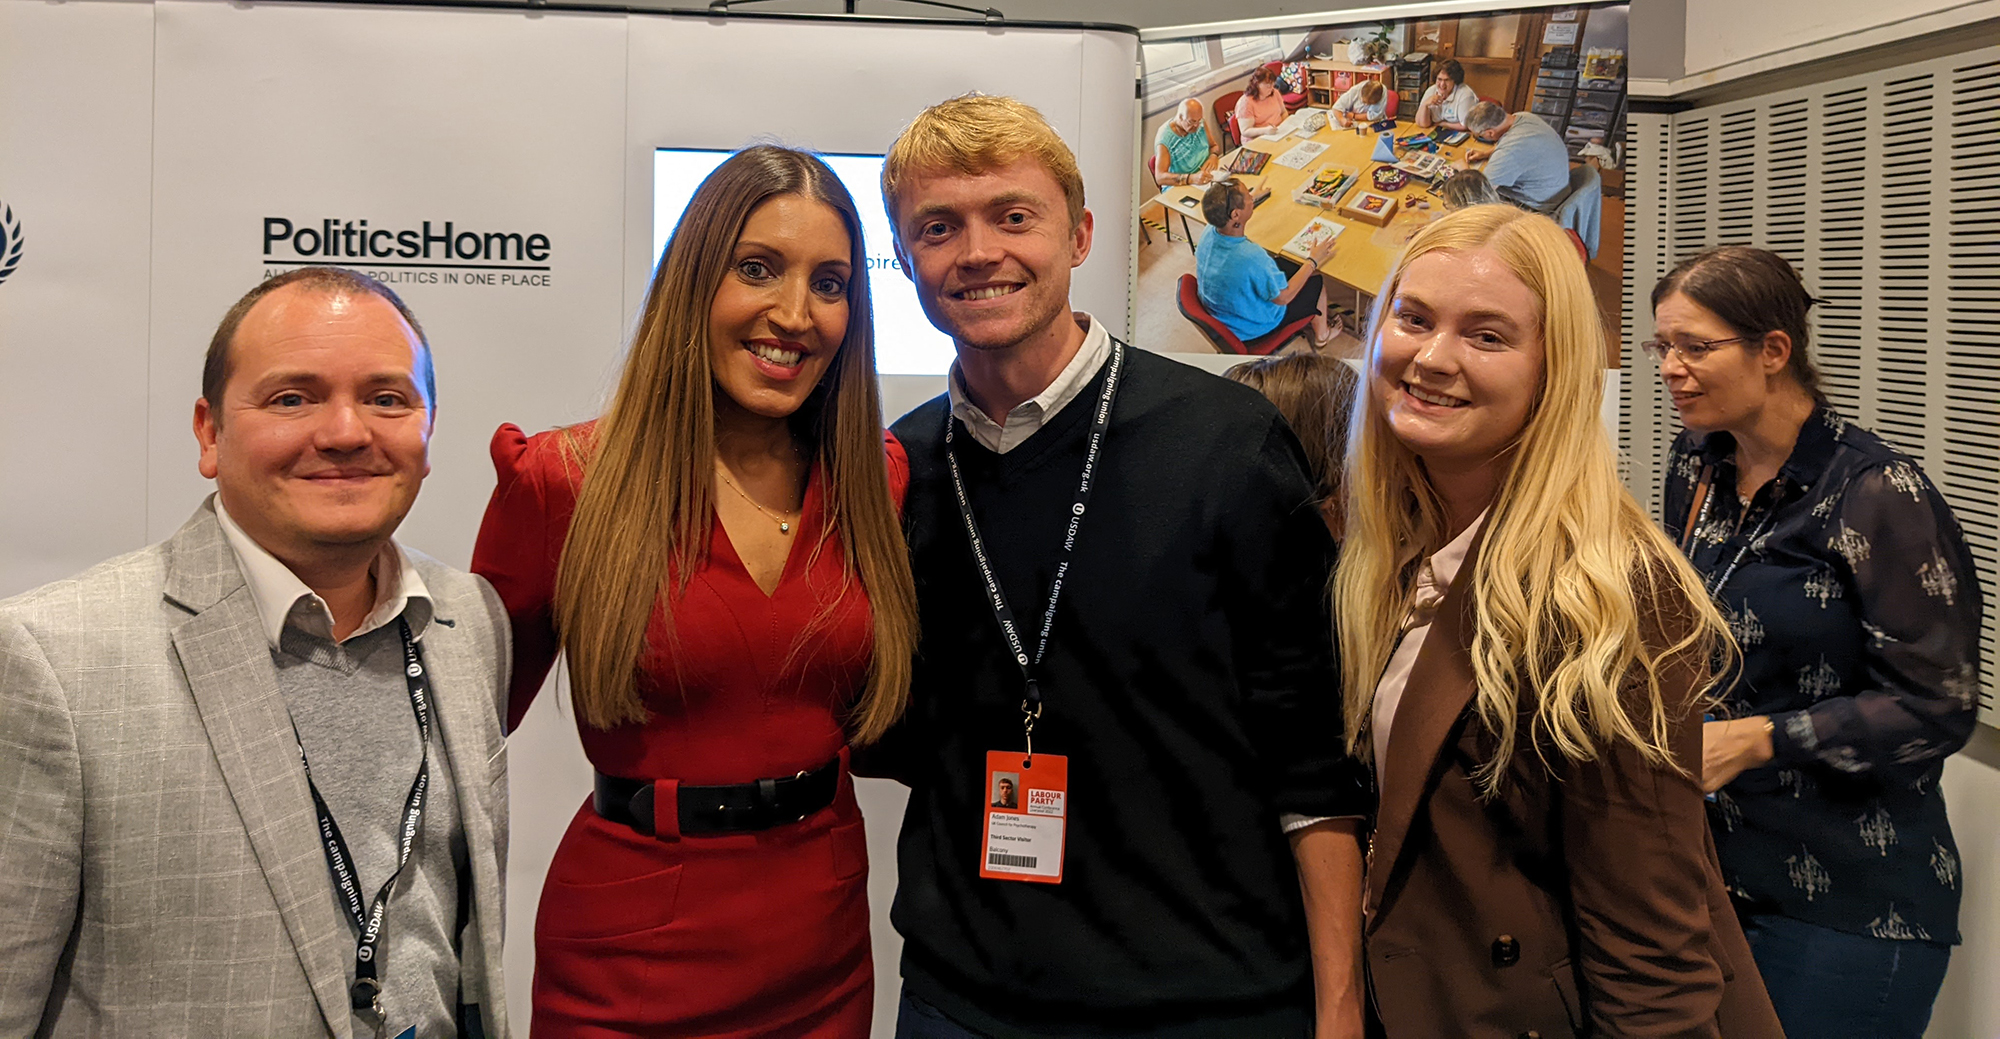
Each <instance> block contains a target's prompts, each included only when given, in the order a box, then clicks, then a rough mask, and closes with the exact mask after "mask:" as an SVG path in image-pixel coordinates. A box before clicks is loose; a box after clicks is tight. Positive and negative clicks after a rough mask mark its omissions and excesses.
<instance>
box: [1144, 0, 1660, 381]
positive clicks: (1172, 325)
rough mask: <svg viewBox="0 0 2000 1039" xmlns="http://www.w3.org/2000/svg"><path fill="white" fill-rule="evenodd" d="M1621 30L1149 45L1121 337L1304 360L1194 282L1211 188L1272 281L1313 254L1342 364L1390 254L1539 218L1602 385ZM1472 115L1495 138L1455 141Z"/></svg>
mask: <svg viewBox="0 0 2000 1039" xmlns="http://www.w3.org/2000/svg"><path fill="white" fill-rule="evenodd" d="M1626 15H1627V9H1626V6H1625V5H1623V4H1612V5H1596V6H1581V7H1551V8H1538V9H1534V10H1524V11H1505V10H1501V11H1492V12H1487V13H1482V14H1457V15H1447V16H1442V17H1435V18H1411V19H1399V20H1393V21H1385V22H1369V23H1363V24H1328V25H1302V26H1299V27H1297V28H1291V29H1260V30H1258V31H1254V32H1251V31H1246V32H1242V33H1235V34H1230V33H1223V34H1217V35H1207V36H1199V37H1175V38H1153V37H1151V36H1148V38H1147V39H1146V42H1145V43H1144V44H1143V45H1142V54H1143V58H1144V65H1145V74H1144V81H1143V84H1142V88H1141V93H1142V95H1143V98H1144V101H1143V124H1142V127H1141V131H1140V142H1141V151H1142V154H1141V156H1140V158H1139V164H1140V169H1139V171H1138V172H1139V178H1140V184H1141V197H1140V199H1139V202H1138V207H1137V215H1138V218H1139V220H1140V226H1141V228H1142V230H1141V242H1140V246H1139V251H1138V262H1137V278H1136V283H1137V289H1136V296H1135V305H1134V326H1135V330H1134V331H1135V335H1136V336H1137V337H1138V339H1139V341H1141V342H1144V343H1146V344H1147V345H1148V346H1149V347H1151V348H1152V349H1156V350H1163V351H1168V352H1177V353H1194V354H1211V355H1217V354H1219V355H1253V354H1272V353H1292V352H1298V351H1312V350H1315V349H1316V346H1315V344H1314V342H1313V339H1314V336H1313V329H1312V327H1311V326H1307V327H1306V328H1304V329H1303V330H1302V331H1299V332H1297V333H1295V334H1291V335H1289V336H1287V335H1286V334H1285V333H1284V331H1283V330H1284V329H1285V328H1286V327H1287V324H1288V323H1286V322H1280V323H1279V324H1278V325H1277V326H1275V327H1273V328H1267V327H1265V326H1266V322H1267V320H1268V315H1258V314H1249V313H1240V312H1236V311H1233V310H1232V309H1231V306H1230V304H1229V302H1228V300H1229V298H1230V296H1231V294H1232V292H1234V291H1236V290H1237V289H1238V288H1239V287H1238V286H1233V285H1203V284H1201V283H1200V282H1199V280H1198V279H1196V278H1195V268H1196V259H1195V257H1196V249H1197V247H1198V245H1199V243H1200V241H1201V240H1202V238H1203V236H1204V235H1207V234H1211V233H1214V232H1213V231H1212V230H1211V227H1210V225H1211V224H1212V223H1216V222H1218V220H1217V218H1218V217H1220V218H1221V219H1222V220H1223V221H1225V222H1226V220H1227V214H1224V213H1222V212H1221V207H1220V205H1219V204H1210V205H1208V206H1204V201H1205V199H1206V196H1207V194H1208V192H1209V190H1210V187H1211V184H1212V183H1213V181H1215V180H1217V179H1222V178H1228V179H1231V180H1234V181H1235V182H1238V183H1240V184H1242V185H1243V186H1244V187H1245V188H1247V189H1248V191H1249V193H1250V194H1251V195H1252V196H1253V200H1254V206H1253V208H1252V209H1251V211H1250V214H1249V217H1248V219H1247V220H1246V221H1245V222H1244V225H1243V228H1242V234H1243V237H1245V238H1247V239H1248V240H1249V241H1250V242H1252V243H1255V245H1256V246H1258V247H1259V248H1260V249H1261V250H1262V252H1263V253H1265V254H1267V255H1269V256H1270V257H1271V258H1272V259H1273V261H1274V262H1275V263H1276V265H1277V266H1278V268H1279V269H1280V271H1281V272H1282V273H1283V274H1285V275H1287V276H1289V275H1290V274H1291V272H1292V271H1294V270H1296V269H1297V268H1298V267H1299V266H1300V265H1301V264H1304V263H1308V262H1311V259H1310V257H1309V253H1310V252H1311V250H1312V249H1313V247H1314V246H1315V245H1318V244H1320V243H1322V242H1325V241H1327V240H1331V253H1330V254H1329V255H1327V257H1326V259H1325V260H1324V261H1323V262H1322V263H1320V264H1319V269H1320V271H1321V273H1322V274H1323V275H1324V278H1323V284H1324V286H1325V290H1324V296H1325V300H1326V306H1327V310H1328V311H1330V312H1331V313H1332V314H1333V315H1334V316H1335V320H1336V321H1337V322H1338V323H1340V324H1341V325H1344V328H1345V331H1344V332H1343V333H1342V334H1340V335H1338V336H1337V337H1335V338H1333V339H1332V341H1330V342H1327V343H1324V344H1322V345H1320V346H1318V347H1317V349H1319V350H1321V351H1322V352H1331V353H1333V354H1336V355H1338V356H1342V357H1349V358H1352V357H1356V356H1358V355H1359V353H1360V351H1361V347H1362V337H1363V336H1364V334H1365V326H1366V323H1367V321H1368V320H1369V308H1370V307H1371V305H1372V304H1373V302H1374V299H1375V296H1376V294H1377V293H1379V292H1380V291H1381V289H1382V286H1383V283H1384V281H1385V280H1386V279H1387V277H1388V275H1389V273H1390V271H1391V269H1392V268H1393V266H1394V264H1395V261H1396V258H1397V256H1398V255H1399V254H1400V253H1401V250H1402V247H1403V245H1404V244H1405V243H1407V242H1408V241H1409V239H1410V237H1411V236H1412V235H1414V234H1415V233H1416V232H1417V230H1418V229H1419V228H1422V227H1423V226H1424V225H1425V224H1427V223H1429V222H1430V221H1431V220H1433V219H1435V218H1436V217H1437V216H1438V215H1440V214H1441V213H1443V212H1444V211H1445V209H1446V208H1447V207H1448V206H1450V205H1455V204H1458V203H1459V201H1460V199H1462V198H1463V199H1471V200H1474V201H1505V202H1510V203H1513V204H1516V205H1519V206H1521V207H1522V208H1525V209H1532V210H1536V211H1539V212H1543V213H1546V214H1548V215H1550V216H1551V217H1554V218H1555V219H1556V220H1557V221H1558V222H1559V223H1561V224H1562V225H1563V226H1564V227H1565V229H1567V230H1568V231H1570V232H1571V234H1572V236H1573V237H1574V239H1575V242H1576V245H1577V248H1578V253H1579V257H1580V258H1581V259H1583V260H1584V262H1585V270H1586V272H1587V274H1588V275H1589V278H1590V284H1591V287H1592V289H1593V291H1594V292H1595V294H1596V296H1597V300H1598V306H1599V310H1600V311H1601V313H1602V315H1603V319H1604V327H1605V331H1606V334H1607V339H1608V340H1609V342H1608V344H1607V347H1608V351H1607V366H1609V367H1616V366H1617V356H1618V342H1619V339H1620V338H1621V336H1622V333H1621V331H1620V320H1621V319H1620V294H1621V285H1622V283H1623V280H1624V257H1623V254H1622V246H1623V226H1624V224H1623V220H1624V199H1623V187H1624V174H1623V172H1622V170H1621V168H1620V167H1621V165H1622V159H1623V154H1624V126H1625V56H1626V35H1627V33H1626V22H1627V18H1626ZM1482 101H1491V102H1493V103H1494V104H1495V105H1497V106H1498V110H1499V112H1500V113H1502V114H1504V116H1505V119H1506V121H1505V122H1504V123H1503V125H1502V126H1501V127H1500V128H1499V129H1498V130H1496V131H1491V132H1487V133H1483V134H1481V133H1474V132H1469V131H1468V130H1467V129H1466V125H1465V124H1466V120H1467V119H1468V117H1469V116H1470V114H1471V109H1472V108H1473V107H1474V106H1475V105H1477V104H1478V103H1479V102H1482ZM1454 180H1455V181H1457V184H1456V185H1455V186H1454V187H1453V188H1450V189H1448V188H1447V187H1446V185H1447V184H1448V183H1449V182H1452V181H1454ZM1266 195H1267V196H1268V197H1256V196H1266ZM1211 211H1213V212H1211ZM1322 248H1324V247H1322ZM1251 309H1253V310H1254V308H1251ZM1218 310H1219V311H1220V312H1221V313H1217V311H1218ZM1253 318H1254V320H1253ZM1274 333H1275V334H1274ZM1211 366H1213V365H1211Z"/></svg>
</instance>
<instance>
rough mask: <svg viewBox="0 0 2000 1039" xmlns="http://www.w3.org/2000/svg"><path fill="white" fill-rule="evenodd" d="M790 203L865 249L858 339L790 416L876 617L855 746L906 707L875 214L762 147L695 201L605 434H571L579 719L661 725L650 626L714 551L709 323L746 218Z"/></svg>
mask: <svg viewBox="0 0 2000 1039" xmlns="http://www.w3.org/2000/svg"><path fill="white" fill-rule="evenodd" d="M777 195H800V196H803V197H806V198H810V199H813V200H816V201H819V202H823V203H825V204H826V205H827V206H829V207H831V208H832V209H834V210H835V211H836V212H838V213H839V214H840V217H841V221H842V222H843V223H844V224H845V225H846V226H847V235H848V239H849V241H850V242H851V246H850V257H849V258H850V261H851V264H852V273H851V276H850V278H849V280H848V283H847V305H848V320H847V334H846V338H845V339H844V340H842V343H841V347H840V350H839V352H837V353H836V354H834V358H833V362H832V364H831V365H830V366H829V367H828V369H827V372H826V374H825V376H823V377H822V378H821V380H820V384H819V386H818V387H817V388H815V389H814V391H813V393H812V395H811V396H810V397H809V398H808V400H807V402H806V404H805V405H804V406H803V407H801V408H800V409H799V411H798V413H797V414H795V415H794V416H793V417H792V423H793V429H794V431H795V432H796V433H797V434H799V435H801V436H803V437H805V438H807V439H808V440H809V441H810V442H811V443H812V445H813V450H814V451H815V452H816V460H817V462H818V464H819V465H820V466H821V471H822V473H823V486H824V487H825V497H824V510H825V515H826V521H827V522H826V525H825V528H824V529H823V532H822V535H821V542H820V544H819V545H815V546H814V548H813V551H814V552H815V553H817V552H818V550H819V548H820V546H821V545H824V543H825V537H826V533H825V532H827V531H838V532H839V536H840V542H841V545H842V548H843V550H844V552H845V555H846V559H845V563H846V569H847V572H848V574H849V576H850V577H852V576H859V578H860V580H861V585H862V587H863V588H864V589H866V591H867V594H868V599H869V604H870V606H871V607H872V610H873V613H874V646H873V649H872V651H871V652H872V659H871V662H870V668H869V675H868V687H867V689H866V691H865V692H864V693H863V694H862V695H861V697H860V699H859V700H858V701H857V702H856V704H855V706H854V708H853V710H852V712H851V714H850V716H849V718H848V731H849V735H850V737H851V738H852V739H854V740H855V741H856V742H858V743H866V742H869V741H872V740H874V739H876V738H878V737H880V736H881V735H882V733H883V732H884V731H886V730H887V729H888V728H889V726H890V725H891V724H893V723H894V722H895V721H896V719H897V718H898V717H900V716H901V714H902V712H903V706H904V704H905V703H906V702H907V701H908V699H909V685H910V661H911V654H912V652H913V651H914V649H915V645H916V630H917V620H916V590H915V587H914V585H913V584H912V582H911V578H910V562H909V556H908V554H907V551H906V549H905V548H904V544H903V537H902V529H901V524H900V522H899V520H898V518H897V515H896V507H895V503H894V502H893V501H892V500H891V498H890V494H889V480H888V470H887V466H886V463H885V462H884V460H883V447H882V402H881V397H880V391H879V389H878V388H877V386H876V382H875V340H874V325H873V322H872V320H871V314H870V311H869V305H868V299H869V297H868V273H867V272H868V263H867V254H866V252H865V250H864V247H863V243H862V239H861V219H860V216H859V215H858V214H857V213H856V211H855V208H854V200H853V199H852V198H851V197H850V196H849V195H848V193H847V189H846V188H844V187H842V186H841V183H840V181H839V180H838V179H836V178H835V177H834V175H833V171H832V170H830V169H828V168H827V166H826V164H825V163H823V162H821V161H820V160H819V159H818V158H816V157H814V156H812V155H810V154H808V153H805V152H799V151H793V150H791V149H788V148H780V147H776V146H772V145H759V146H757V147H753V148H747V149H745V150H743V151H741V152H738V153H736V154H735V155H733V156H731V157H730V158H729V159H728V160H727V161H725V162H723V164H722V165H721V166H719V167H717V168H716V170H715V172H714V173H711V174H710V175H709V176H708V178H707V179H706V180H704V181H702V183H701V186H700V187H699V188H697V189H696V190H695V193H694V197H693V198H691V199H690V200H689V201H688V206H687V211H686V212H685V213H684V214H683V215H682V216H681V220H680V224H679V225H678V226H677V227H675V228H674V233H673V237H671V238H670V239H668V241H667V247H666V251H665V252H664V253H663V254H662V255H661V257H660V264H659V268H658V269H657V270H656V271H655V272H654V274H653V284H652V288H651V289H650V290H649V291H648V292H647V295H646V308H645V311H644V312H643V314H642V315H641V318H640V322H639V330H638V333H637V334H636V335H634V336H633V339H632V348H631V350H630V351H629V352H628V353H627V355H626V358H625V370H624V374H623V375H622V376H621V377H620V378H619V381H618V390H617V393H616V394H615V395H614V396H613V397H612V400H611V406H610V407H609V408H608V409H606V411H605V413H604V415H603V417H602V418H601V419H600V420H599V421H598V424H597V428H596V431H595V433H594V435H591V436H588V437H586V436H583V435H582V434H581V433H580V432H579V431H578V430H576V429H575V428H572V429H570V430H567V431H565V444H566V445H567V447H568V449H569V451H570V452H571V455H572V457H573V458H575V459H576V460H577V461H578V462H579V463H580V464H581V465H582V466H583V473H584V476H583V487H582V489H581V491H580V492H579V494H578V496H577V503H576V514H575V517H574V518H573V519H572V520H571V521H570V529H569V539H568V541H567V543H566V544H565V546H564V548H563V554H562V560H561V563H560V564H559V566H558V568H557V571H556V596H555V621H556V630H557V632H558V633H559V634H560V636H561V638H562V646H563V651H564V652H565V653H566V654H567V655H568V657H569V673H570V682H571V687H572V697H573V698H574V700H575V702H576V713H577V716H578V717H579V718H581V719H582V720H583V721H585V722H587V723H589V724H590V725H592V726H595V727H597V728H610V727H612V726H614V725H620V724H624V723H632V722H643V721H645V720H646V717H647V713H646V708H645V705H644V704H643V703H642V702H641V701H640V698H639V691H638V685H637V678H638V669H639V666H640V662H641V660H642V659H643V658H644V656H645V654H646V652H647V650H648V648H649V647H648V646H647V645H646V628H647V624H648V623H649V621H650V619H651V617H652V613H653V609H654V607H655V605H658V606H660V608H661V609H663V610H665V611H666V612H667V617H668V621H669V623H671V622H672V619H673V615H672V607H671V603H672V602H673V600H674V598H675V597H676V596H677V595H678V593H679V592H681V591H682V590H683V589H685V588H686V586H687V582H688V580H689V578H691V577H692V576H693V575H694V573H695V571H696V570H698V569H699V568H700V567H701V564H702V562H703V559H704V556H705V555H706V552H707V547H708V541H709V537H710V526H709V525H710V523H711V522H712V519H711V517H712V516H713V515H714V509H715V500H714V496H715V482H714V481H715V397H714V395H715V393H716V392H717V391H716V389H715V383H714V376H713V374H712V372H711V370H710V362H709V343H708V338H709V332H708V311H709V306H710V303H711V301H713V300H714V298H715V294H716V291H717V290H718V289H719V288H720V286H721V284H722V278H723V276H724V273H725V272H726V271H727V270H728V269H729V259H730V256H731V254H732V252H733V250H734V249H735V248H736V240H737V238H738V237H739V236H740V235H741V234H742V232H743V225H744V223H745V221H747V220H748V219H749V217H750V213H751V211H753V210H755V209H756V208H757V207H758V206H759V205H761V204H763V202H764V201H765V200H767V199H769V198H772V197H774V196H777ZM831 608H832V603H831V602H829V603H828V604H827V606H826V610H827V611H828V612H830V611H831ZM825 617H826V614H825V613H823V614H822V617H821V620H824V619H825Z"/></svg>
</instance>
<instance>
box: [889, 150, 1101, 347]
mask: <svg viewBox="0 0 2000 1039" xmlns="http://www.w3.org/2000/svg"><path fill="white" fill-rule="evenodd" d="M897 209H898V212H897V213H895V214H893V216H894V218H895V220H896V227H897V231H898V235H897V242H898V245H897V249H898V251H899V252H901V253H902V256H903V261H904V263H903V267H904V270H905V271H906V272H907V273H908V274H909V275H910V277H911V279H912V280H913V281H915V282H916V285H917V298H918V300H919V301H921V302H922V304H923V308H924V313H925V314H926V315H927V316H929V317H930V319H931V323H932V324H934V325H936V326H937V327H938V328H939V329H940V330H942V331H944V332H946V333H947V334H949V335H950V336H951V337H952V339H953V340H955V341H956V342H957V343H958V345H959V347H960V348H961V349H968V348H969V349H973V350H1006V349H1008V348H1010V347H1013V346H1015V345H1017V344H1019V343H1021V342H1023V341H1025V340H1027V339H1028V338H1030V337H1031V336H1033V335H1034V334H1035V333H1037V332H1039V331H1041V330H1042V329H1045V328H1047V327H1048V326H1049V325H1050V324H1051V323H1052V322H1054V321H1056V320H1058V319H1061V320H1068V318H1069V312H1070V303H1069V283H1070V271H1071V270H1072V269H1073V268H1075V267H1076V266H1077V265H1078V264H1080V263H1082V262H1083V261H1084V258H1085V257H1087V256H1088V255H1089V254H1090V233H1091V218H1090V213H1089V212H1088V211H1086V212H1085V213H1084V214H1083V218H1082V219H1081V220H1079V221H1077V222H1075V223H1074V224H1072V223H1071V221H1070V217H1069V205H1068V202H1067V201H1066V199H1065V198H1064V196H1063V191H1062V185H1060V184H1059V183H1057V181H1056V178H1055V177H1054V175H1052V174H1050V173H1049V171H1048V169H1047V168H1046V167H1044V166H1043V165H1042V164H1041V163H1039V162H1037V161H1036V160H1034V159H1033V158H1021V159H1017V160H1015V161H1014V162H1011V163H1009V164H1007V165H1005V166H999V167H995V168H993V169H991V170H987V171H984V172H981V173H959V172H956V171H934V172H928V173H919V174H916V175H913V176H911V177H910V178H909V180H908V181H907V187H906V188H904V189H903V191H901V192H900V198H899V199H898V204H897Z"/></svg>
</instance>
